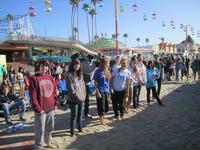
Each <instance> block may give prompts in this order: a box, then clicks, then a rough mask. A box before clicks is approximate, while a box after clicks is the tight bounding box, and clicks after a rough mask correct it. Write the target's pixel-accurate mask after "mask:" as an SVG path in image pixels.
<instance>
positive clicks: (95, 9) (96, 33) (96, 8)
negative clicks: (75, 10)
mask: <svg viewBox="0 0 200 150" xmlns="http://www.w3.org/2000/svg"><path fill="white" fill-rule="evenodd" d="M94 7H95V10H96V11H97V6H96V4H95V6H94ZM94 17H95V18H94V19H95V35H97V14H95V16H94Z"/></svg>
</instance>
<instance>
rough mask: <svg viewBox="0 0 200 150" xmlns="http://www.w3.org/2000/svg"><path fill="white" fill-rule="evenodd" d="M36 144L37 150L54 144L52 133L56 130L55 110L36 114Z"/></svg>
mask: <svg viewBox="0 0 200 150" xmlns="http://www.w3.org/2000/svg"><path fill="white" fill-rule="evenodd" d="M34 125H35V127H34V128H35V129H34V133H35V137H34V142H35V146H34V147H35V149H36V150H40V149H42V148H43V146H44V143H46V144H52V142H53V140H52V133H53V130H54V110H49V111H48V112H46V113H43V114H39V113H36V112H35V120H34Z"/></svg>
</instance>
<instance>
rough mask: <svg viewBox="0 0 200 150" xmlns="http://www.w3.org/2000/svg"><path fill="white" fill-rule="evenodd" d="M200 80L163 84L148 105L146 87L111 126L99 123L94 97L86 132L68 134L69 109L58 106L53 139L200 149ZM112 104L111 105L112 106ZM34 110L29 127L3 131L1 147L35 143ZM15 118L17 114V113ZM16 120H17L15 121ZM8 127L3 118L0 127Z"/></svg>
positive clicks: (100, 145) (128, 149) (141, 148)
mask: <svg viewBox="0 0 200 150" xmlns="http://www.w3.org/2000/svg"><path fill="white" fill-rule="evenodd" d="M199 88H200V84H199V83H197V84H193V83H189V84H177V83H170V84H163V88H162V93H161V94H162V100H163V101H164V103H165V104H166V105H167V106H166V107H159V106H158V104H157V103H156V102H152V103H151V104H150V106H147V105H146V101H145V95H144V93H145V92H144V91H145V88H143V92H142V96H141V100H142V106H141V107H140V108H139V109H138V110H137V111H131V112H130V113H129V114H126V118H125V119H123V120H120V121H115V120H113V117H112V116H113V113H112V110H111V111H110V112H109V114H108V119H109V122H110V123H109V126H102V125H99V124H98V116H97V113H96V104H95V100H92V101H91V104H92V108H91V113H92V114H93V115H95V118H94V119H93V120H87V119H84V121H83V123H84V133H82V134H78V133H77V135H76V138H71V137H70V136H69V116H70V114H69V110H67V111H65V110H64V108H62V109H59V110H57V114H56V121H55V122H56V124H55V132H54V134H53V136H54V140H56V142H57V143H58V144H59V145H60V149H63V150H64V149H81V150H89V149H91V150H108V149H109V150H118V149H119V150H121V149H124V150H133V149H134V150H199V149H200V143H199V141H200V99H199V96H200V90H199ZM110 108H111V107H110ZM32 117H33V113H32V112H28V113H27V115H26V118H27V119H28V121H27V122H26V128H25V129H24V130H22V131H18V132H16V133H11V134H1V135H0V149H6V148H7V149H9V150H12V149H13V150H17V149H19V150H25V149H31V148H32V144H33V141H32V139H33V133H32V132H33V118H32ZM14 120H17V117H16V116H14ZM16 122H17V121H16ZM4 127H6V125H4V122H3V119H2V118H0V130H1V129H3V128H4Z"/></svg>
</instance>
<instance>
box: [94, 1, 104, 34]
mask: <svg viewBox="0 0 200 150" xmlns="http://www.w3.org/2000/svg"><path fill="white" fill-rule="evenodd" d="M102 2H103V0H91V3H93V5H94V9H95V10H96V12H97V4H99V3H102ZM96 15H97V13H96V14H95V15H94V20H95V35H97V16H96Z"/></svg>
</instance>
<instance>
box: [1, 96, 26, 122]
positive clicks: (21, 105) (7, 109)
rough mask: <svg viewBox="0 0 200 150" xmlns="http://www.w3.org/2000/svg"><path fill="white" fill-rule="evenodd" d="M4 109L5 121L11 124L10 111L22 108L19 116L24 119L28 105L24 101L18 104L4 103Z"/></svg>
mask: <svg viewBox="0 0 200 150" xmlns="http://www.w3.org/2000/svg"><path fill="white" fill-rule="evenodd" d="M2 108H3V112H4V116H5V121H6V122H10V121H11V119H10V111H11V110H14V109H18V108H21V109H20V113H19V116H20V117H23V116H24V113H25V110H26V103H25V101H24V100H19V101H17V102H14V101H13V102H11V103H3V104H2Z"/></svg>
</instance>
